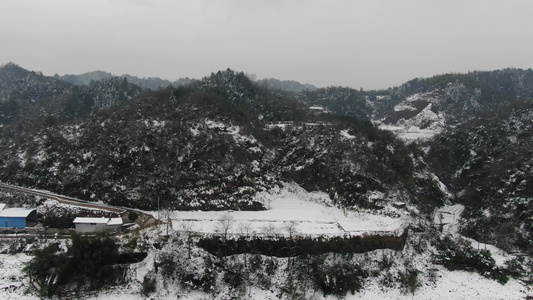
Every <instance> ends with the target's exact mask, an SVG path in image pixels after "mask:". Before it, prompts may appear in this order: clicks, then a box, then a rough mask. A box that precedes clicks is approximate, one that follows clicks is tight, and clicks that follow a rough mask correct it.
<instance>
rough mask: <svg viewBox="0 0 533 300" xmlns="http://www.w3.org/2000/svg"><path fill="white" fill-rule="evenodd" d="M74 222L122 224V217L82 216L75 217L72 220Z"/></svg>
mask: <svg viewBox="0 0 533 300" xmlns="http://www.w3.org/2000/svg"><path fill="white" fill-rule="evenodd" d="M72 223H74V224H89V223H95V224H107V225H122V218H84V217H77V218H75V219H74V221H72Z"/></svg>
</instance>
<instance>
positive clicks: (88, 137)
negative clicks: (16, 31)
mask: <svg viewBox="0 0 533 300" xmlns="http://www.w3.org/2000/svg"><path fill="white" fill-rule="evenodd" d="M137 79H138V78H137ZM137 79H135V78H134V77H124V76H123V77H113V76H111V75H110V74H109V73H105V72H91V73H86V74H84V75H79V76H72V75H65V76H54V77H47V76H43V75H42V74H40V73H38V72H30V71H27V70H25V69H23V68H21V67H19V66H17V65H15V64H8V65H5V66H3V67H2V68H0V112H1V115H0V125H1V127H0V134H1V136H0V150H1V154H0V180H2V181H3V182H9V183H13V184H18V185H23V186H28V187H36V188H42V189H47V190H51V191H54V192H57V193H62V194H66V195H70V196H75V197H79V198H82V199H87V200H94V201H104V202H106V203H110V204H114V205H121V206H127V207H138V208H143V209H154V208H155V207H156V203H157V200H159V201H160V204H161V205H163V206H165V207H168V208H172V209H214V210H219V209H237V210H238V209H254V208H257V207H258V206H257V205H258V204H257V203H254V201H255V200H254V197H253V196H254V195H256V194H257V193H258V192H260V191H264V190H268V189H272V188H275V187H276V186H279V185H280V184H282V183H283V182H295V183H297V184H299V185H300V186H302V187H303V188H305V189H306V190H308V191H323V192H326V193H327V194H328V195H329V197H330V199H331V200H332V201H333V203H335V204H336V205H339V206H342V207H345V208H348V209H362V208H364V209H379V207H382V206H383V205H387V203H391V202H404V203H409V204H410V205H414V206H415V207H417V208H418V209H419V212H420V214H421V216H422V217H423V216H425V217H428V216H429V215H430V213H431V212H432V211H433V209H434V208H435V207H438V206H441V205H443V204H445V203H462V204H464V205H465V207H466V209H465V212H464V214H463V227H462V230H463V232H464V234H466V235H468V236H472V237H476V238H477V239H479V240H482V241H487V242H494V243H496V244H498V245H499V246H500V247H502V248H505V249H509V250H513V249H514V250H517V251H523V252H530V251H531V245H532V242H531V241H532V239H533V238H532V237H533V225H532V224H533V222H532V217H531V212H533V202H532V199H531V198H532V196H531V195H533V193H532V192H533V186H532V185H531V180H532V179H533V173H532V170H531V165H532V155H531V144H532V139H533V137H532V135H531V132H533V131H532V130H531V126H532V122H533V118H532V115H531V113H530V111H531V99H533V71H531V69H528V70H520V69H504V70H497V71H491V72H470V73H468V74H446V75H439V76H435V77H431V78H425V79H414V80H411V81H409V82H407V83H405V84H403V85H401V86H399V87H393V88H390V89H387V90H379V91H362V90H355V89H351V88H347V87H327V88H319V89H316V88H314V87H312V86H308V85H301V84H297V83H292V84H291V85H290V88H283V87H284V86H283V84H280V82H279V81H276V80H270V83H268V84H267V83H266V82H265V81H259V82H254V81H251V80H250V78H248V77H247V76H246V75H245V74H244V73H243V72H236V71H233V70H229V69H228V70H225V71H219V72H216V73H212V74H210V75H208V76H206V77H204V78H202V79H199V80H187V81H182V82H178V83H176V82H170V81H164V80H159V79H142V80H141V79H139V80H140V81H142V82H144V83H142V84H141V83H138V85H137V84H135V82H137V81H136V80H137ZM289 90H290V91H289ZM376 124H384V125H390V126H392V125H393V126H401V127H403V128H417V129H420V130H422V129H427V130H432V132H433V136H432V137H430V138H428V139H425V140H415V141H414V142H404V141H402V140H401V139H399V138H398V137H397V136H395V135H394V134H393V133H391V132H389V131H386V130H382V129H379V128H378V127H377V126H376ZM502 223H506V224H509V225H508V226H504V227H501V226H497V224H502Z"/></svg>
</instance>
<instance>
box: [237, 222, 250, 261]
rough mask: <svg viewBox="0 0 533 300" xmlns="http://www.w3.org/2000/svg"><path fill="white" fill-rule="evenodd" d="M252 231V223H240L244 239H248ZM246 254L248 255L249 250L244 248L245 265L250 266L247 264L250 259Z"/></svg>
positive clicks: (240, 230)
mask: <svg viewBox="0 0 533 300" xmlns="http://www.w3.org/2000/svg"><path fill="white" fill-rule="evenodd" d="M251 231H252V226H251V225H250V223H248V222H246V223H241V224H240V225H239V232H240V233H241V236H243V237H244V239H247V238H249V237H250V233H251ZM246 255H247V250H246V249H245V250H244V267H245V268H246V267H248V265H247V261H248V259H247V257H246Z"/></svg>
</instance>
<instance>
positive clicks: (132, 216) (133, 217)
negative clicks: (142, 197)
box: [128, 211, 139, 222]
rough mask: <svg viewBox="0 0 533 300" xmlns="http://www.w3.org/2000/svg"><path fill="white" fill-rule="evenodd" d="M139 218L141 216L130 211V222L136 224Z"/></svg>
mask: <svg viewBox="0 0 533 300" xmlns="http://www.w3.org/2000/svg"><path fill="white" fill-rule="evenodd" d="M137 218H139V214H138V213H136V212H134V211H130V213H129V214H128V220H130V222H135V221H136V220H137Z"/></svg>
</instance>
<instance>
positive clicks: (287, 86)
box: [54, 71, 318, 93]
mask: <svg viewBox="0 0 533 300" xmlns="http://www.w3.org/2000/svg"><path fill="white" fill-rule="evenodd" d="M54 77H55V78H57V79H62V80H64V81H67V82H70V83H72V84H75V85H89V84H90V83H91V81H101V80H105V79H110V78H113V77H120V78H126V79H127V80H128V82H130V83H133V84H135V85H137V86H139V87H141V88H144V89H150V90H157V89H161V88H166V87H169V86H172V87H174V88H178V87H180V86H182V85H186V84H189V83H192V82H194V81H196V80H197V79H191V78H188V77H185V78H180V79H178V80H175V81H170V80H166V79H161V78H159V77H148V78H146V77H143V78H140V77H137V76H132V75H128V74H124V75H120V76H115V75H113V74H111V73H109V72H104V71H92V72H86V73H83V74H79V75H73V74H65V75H62V76H59V75H57V74H56V75H54ZM257 83H258V84H263V85H265V86H267V87H269V88H271V89H274V90H283V91H287V92H294V93H299V92H302V91H316V90H317V89H318V88H317V87H316V86H314V85H312V84H301V83H299V82H297V81H293V80H279V79H275V78H267V79H261V80H258V81H257Z"/></svg>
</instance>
